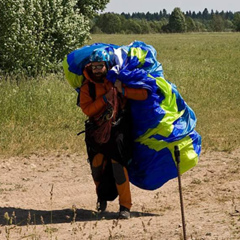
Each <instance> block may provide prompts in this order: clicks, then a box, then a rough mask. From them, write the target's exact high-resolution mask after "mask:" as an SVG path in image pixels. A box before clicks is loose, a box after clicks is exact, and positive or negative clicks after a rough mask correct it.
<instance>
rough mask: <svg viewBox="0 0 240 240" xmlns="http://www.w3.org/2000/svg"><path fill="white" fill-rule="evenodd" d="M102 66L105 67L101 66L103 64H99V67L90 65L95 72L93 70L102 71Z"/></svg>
mask: <svg viewBox="0 0 240 240" xmlns="http://www.w3.org/2000/svg"><path fill="white" fill-rule="evenodd" d="M104 66H105V65H103V64H101V65H91V67H92V70H95V69H98V70H100V69H102V68H103V67H104Z"/></svg>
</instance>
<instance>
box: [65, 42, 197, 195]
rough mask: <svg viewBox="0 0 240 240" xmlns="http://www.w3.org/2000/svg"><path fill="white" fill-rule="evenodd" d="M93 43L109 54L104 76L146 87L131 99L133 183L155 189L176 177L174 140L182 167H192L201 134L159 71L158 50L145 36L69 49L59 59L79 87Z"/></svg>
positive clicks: (131, 165)
mask: <svg viewBox="0 0 240 240" xmlns="http://www.w3.org/2000/svg"><path fill="white" fill-rule="evenodd" d="M96 48H104V49H106V51H108V53H109V54H110V56H111V66H112V68H111V69H110V70H109V71H108V74H107V79H108V80H109V81H111V82H112V83H114V82H115V81H116V79H119V80H120V81H122V83H124V84H125V85H126V86H128V87H132V88H144V89H147V90H148V93H149V94H148V98H147V99H146V100H144V101H135V100H129V101H130V103H131V113H132V119H133V133H132V134H133V145H134V147H133V157H132V159H131V160H130V163H129V166H128V173H129V179H130V181H131V183H132V184H134V185H136V186H138V187H140V188H142V189H147V190H155V189H157V188H159V187H161V186H162V185H163V184H164V183H166V182H167V181H169V180H170V179H172V178H175V177H177V168H176V162H175V157H174V146H175V145H178V147H179V150H180V159H181V162H180V173H181V174H182V173H184V172H186V171H187V170H189V169H191V168H192V167H194V166H195V165H196V164H197V162H198V159H199V155H200V152H201V136H200V135H199V134H198V133H197V132H196V131H195V127H196V121H197V119H196V116H195V114H194V112H193V110H192V109H191V108H190V107H189V106H188V105H187V103H186V102H185V101H184V100H183V98H182V97H181V95H180V94H179V92H178V91H177V88H176V86H175V85H174V84H172V83H171V82H169V81H167V80H166V79H165V78H164V76H163V69H162V65H161V63H159V62H158V61H157V58H156V55H157V53H156V50H155V49H154V48H153V47H152V46H151V45H147V44H145V43H144V42H140V41H135V42H132V43H131V44H130V45H126V46H117V45H113V44H104V43H95V44H93V45H89V46H84V47H82V48H80V49H77V50H75V51H73V52H71V53H70V54H69V55H68V56H67V57H66V58H65V59H64V62H63V66H64V71H65V75H66V78H67V80H68V82H69V83H70V84H71V86H73V87H74V88H75V89H76V90H77V91H78V90H79V88H80V87H81V84H82V80H83V78H84V77H83V69H84V66H85V65H86V64H87V63H88V62H89V56H90V54H91V53H92V52H93V50H95V49H96Z"/></svg>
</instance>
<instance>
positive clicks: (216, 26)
mask: <svg viewBox="0 0 240 240" xmlns="http://www.w3.org/2000/svg"><path fill="white" fill-rule="evenodd" d="M211 26H212V30H213V31H215V32H221V31H223V30H224V20H223V18H222V17H221V16H220V15H219V14H218V15H216V14H214V15H213V17H212V21H211Z"/></svg>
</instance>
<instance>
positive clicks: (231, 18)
mask: <svg viewBox="0 0 240 240" xmlns="http://www.w3.org/2000/svg"><path fill="white" fill-rule="evenodd" d="M222 31H240V12H235V13H233V12H231V11H227V12H224V11H221V12H218V11H215V12H214V11H213V10H211V12H209V11H208V9H207V8H205V9H204V10H203V12H200V11H199V12H198V13H196V12H195V11H193V12H192V11H187V12H186V13H183V12H182V11H181V9H180V8H175V9H174V10H173V11H172V13H171V14H170V13H167V11H166V10H165V9H163V10H162V11H159V12H155V13H150V12H147V13H139V12H135V13H132V14H129V13H121V14H117V13H110V12H108V13H104V14H99V15H98V16H97V17H95V18H94V19H93V21H92V27H91V32H92V33H107V34H112V33H125V34H131V33H134V34H148V33H175V32H222Z"/></svg>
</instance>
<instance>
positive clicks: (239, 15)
mask: <svg viewBox="0 0 240 240" xmlns="http://www.w3.org/2000/svg"><path fill="white" fill-rule="evenodd" d="M233 25H234V28H235V30H236V31H238V32H239V31H240V12H236V13H234V16H233Z"/></svg>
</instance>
